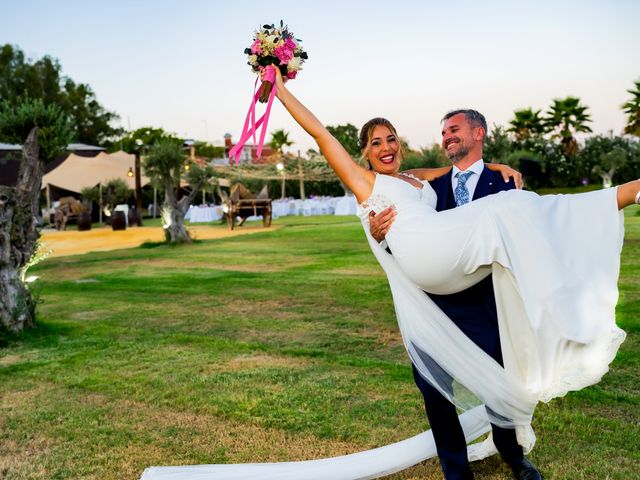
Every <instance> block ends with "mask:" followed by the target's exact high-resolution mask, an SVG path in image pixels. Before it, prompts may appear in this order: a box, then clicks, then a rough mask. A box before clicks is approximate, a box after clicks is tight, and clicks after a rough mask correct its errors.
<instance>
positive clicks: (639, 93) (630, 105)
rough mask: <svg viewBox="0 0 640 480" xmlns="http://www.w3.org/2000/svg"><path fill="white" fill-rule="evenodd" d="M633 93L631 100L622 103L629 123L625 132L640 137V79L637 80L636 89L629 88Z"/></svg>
mask: <svg viewBox="0 0 640 480" xmlns="http://www.w3.org/2000/svg"><path fill="white" fill-rule="evenodd" d="M627 92H629V93H630V94H631V100H629V101H628V102H626V103H625V104H624V105H622V109H623V110H624V113H626V114H627V124H626V125H625V127H624V133H626V134H629V135H635V136H636V137H640V80H637V81H636V82H635V89H634V90H627Z"/></svg>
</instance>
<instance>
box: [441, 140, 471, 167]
mask: <svg viewBox="0 0 640 480" xmlns="http://www.w3.org/2000/svg"><path fill="white" fill-rule="evenodd" d="M445 153H446V155H447V158H448V159H449V160H451V162H452V163H456V162H458V161H460V160H462V159H463V158H464V157H466V156H467V155H468V154H469V147H467V146H466V145H465V144H464V142H463V141H462V140H460V141H459V143H458V150H457V151H455V152H449V150H445Z"/></svg>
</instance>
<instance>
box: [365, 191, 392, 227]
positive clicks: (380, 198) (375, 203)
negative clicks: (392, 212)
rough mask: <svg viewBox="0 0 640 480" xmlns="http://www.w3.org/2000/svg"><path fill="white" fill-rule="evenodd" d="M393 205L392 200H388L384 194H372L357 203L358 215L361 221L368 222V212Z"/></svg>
mask: <svg viewBox="0 0 640 480" xmlns="http://www.w3.org/2000/svg"><path fill="white" fill-rule="evenodd" d="M391 205H393V202H391V200H389V198H388V197H386V196H385V195H379V194H377V193H376V194H374V195H371V196H370V197H369V198H368V199H366V200H365V201H364V202H362V203H361V204H360V205H358V212H357V213H358V216H359V217H360V219H361V220H362V221H363V222H366V223H367V225H368V224H369V212H375V213H378V212H381V211H382V210H384V209H385V208H387V207H389V206H391Z"/></svg>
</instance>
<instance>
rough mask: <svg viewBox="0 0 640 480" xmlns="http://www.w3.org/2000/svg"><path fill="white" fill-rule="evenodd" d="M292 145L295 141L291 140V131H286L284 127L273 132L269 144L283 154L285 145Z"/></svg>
mask: <svg viewBox="0 0 640 480" xmlns="http://www.w3.org/2000/svg"><path fill="white" fill-rule="evenodd" d="M291 145H293V142H292V141H291V140H289V132H287V131H285V130H284V129H283V128H280V129H278V130H275V131H273V132H271V140H270V141H269V146H270V147H271V148H273V149H274V150H275V151H277V152H278V153H280V154H282V153H283V151H282V149H283V147H290V146H291Z"/></svg>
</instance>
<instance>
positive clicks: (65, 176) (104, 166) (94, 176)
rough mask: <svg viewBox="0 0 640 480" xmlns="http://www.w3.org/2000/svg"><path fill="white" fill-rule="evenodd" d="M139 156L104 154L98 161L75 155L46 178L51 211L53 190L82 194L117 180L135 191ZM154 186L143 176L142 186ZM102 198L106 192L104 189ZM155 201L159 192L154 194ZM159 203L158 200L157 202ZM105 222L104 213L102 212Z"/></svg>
mask: <svg viewBox="0 0 640 480" xmlns="http://www.w3.org/2000/svg"><path fill="white" fill-rule="evenodd" d="M135 161H136V159H135V155H133V154H131V153H126V152H123V151H121V150H120V151H118V152H115V153H105V152H100V153H99V154H98V155H96V156H95V157H82V156H80V155H76V154H75V153H71V154H70V155H69V156H68V157H67V158H66V159H65V161H64V162H62V163H61V164H60V165H58V166H57V167H56V168H54V169H53V170H51V171H50V172H49V173H47V174H45V175H44V176H43V177H42V186H41V188H43V189H46V190H47V194H46V198H47V211H49V210H50V209H51V193H50V188H51V187H57V188H62V189H64V190H68V191H70V192H75V193H80V192H81V191H82V189H83V188H87V187H89V188H90V187H95V186H96V185H100V186H101V187H102V185H104V184H106V183H107V182H108V181H109V180H112V179H114V178H117V179H120V180H123V181H124V182H125V183H126V184H127V186H128V187H129V188H130V189H131V190H134V189H135V186H136V181H135V174H134V175H132V176H129V172H131V173H133V172H135ZM149 182H150V180H149V178H148V177H145V176H144V175H141V177H140V184H141V186H143V187H144V186H145V185H147V184H148V183H149ZM100 197H102V188H101V189H100ZM154 198H155V192H154ZM154 203H155V200H154ZM100 218H101V219H102V211H101V212H100Z"/></svg>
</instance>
